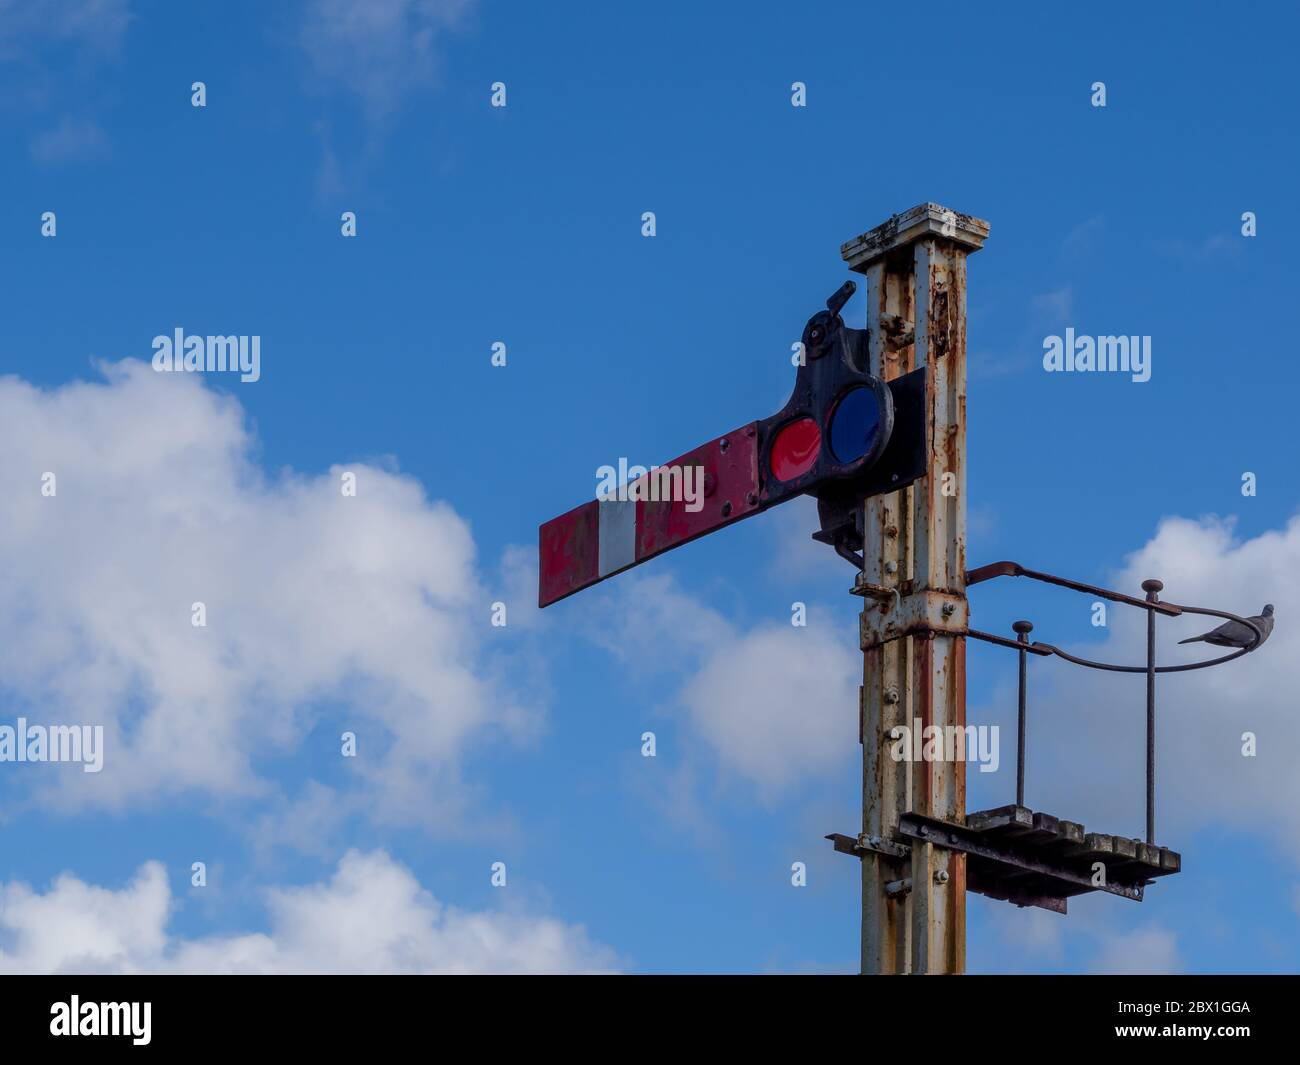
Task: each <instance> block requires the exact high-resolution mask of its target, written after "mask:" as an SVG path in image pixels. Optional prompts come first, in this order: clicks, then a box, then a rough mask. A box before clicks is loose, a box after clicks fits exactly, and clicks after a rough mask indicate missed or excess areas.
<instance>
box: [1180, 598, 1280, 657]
mask: <svg viewBox="0 0 1300 1065" xmlns="http://www.w3.org/2000/svg"><path fill="white" fill-rule="evenodd" d="M1249 620H1250V621H1253V622H1254V623H1255V624H1256V625H1258V626H1259V631H1260V632H1261V633H1263V635H1262V636H1261V637H1260V640H1259V642H1260V644H1261V645H1262V644H1263V643H1264V641H1265V640H1267V639H1268V634H1269V633H1270V632H1272V631H1273V604H1272V603H1268V604H1267V605H1265V607H1264V612H1263V613H1262V614H1256V615H1255V616H1254V617H1253V618H1250V619H1249ZM1254 639H1255V633H1254V631H1253V630H1252V629H1251V627H1250V626H1249V625H1243V624H1242V623H1241V622H1240V621H1225V622H1224V623H1223V624H1222V625H1220V626H1219V627H1218V628H1217V629H1213V630H1211V631H1210V632H1205V633H1202V634H1201V635H1200V636H1191V637H1189V638H1188V639H1186V640H1179V641H1178V642H1179V643H1200V642H1202V641H1203V642H1205V643H1211V644H1214V646H1215V647H1249V646H1250V645H1251V643H1253V642H1254Z"/></svg>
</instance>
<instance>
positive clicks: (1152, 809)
mask: <svg viewBox="0 0 1300 1065" xmlns="http://www.w3.org/2000/svg"><path fill="white" fill-rule="evenodd" d="M1164 586H1165V585H1164V582H1163V581H1158V580H1154V579H1152V580H1146V581H1143V582H1142V590H1143V591H1144V592H1146V593H1147V602H1148V603H1157V602H1159V601H1160V594H1159V593H1160V591H1161V589H1162V588H1164ZM1155 842H1156V612H1155V611H1154V610H1148V611H1147V843H1148V844H1150V845H1151V846H1155Z"/></svg>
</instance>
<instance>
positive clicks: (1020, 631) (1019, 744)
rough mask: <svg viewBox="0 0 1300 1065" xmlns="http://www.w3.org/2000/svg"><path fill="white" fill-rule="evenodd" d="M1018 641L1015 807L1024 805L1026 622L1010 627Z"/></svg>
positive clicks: (1028, 626)
mask: <svg viewBox="0 0 1300 1065" xmlns="http://www.w3.org/2000/svg"><path fill="white" fill-rule="evenodd" d="M1011 627H1012V629H1014V630H1015V632H1016V638H1017V639H1018V640H1019V641H1020V650H1019V651H1017V652H1016V653H1017V654H1018V655H1019V656H1020V714H1019V718H1018V719H1017V721H1016V805H1017V806H1024V805H1025V683H1026V680H1027V672H1028V659H1029V654H1028V652H1026V651H1025V647H1026V646H1028V644H1029V634H1030V633H1031V632H1033V631H1034V626H1033V624H1032V623H1031V622H1028V621H1017V622H1016V623H1015V624H1014V625H1012V626H1011Z"/></svg>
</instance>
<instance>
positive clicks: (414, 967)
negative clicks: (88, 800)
mask: <svg viewBox="0 0 1300 1065" xmlns="http://www.w3.org/2000/svg"><path fill="white" fill-rule="evenodd" d="M266 905H267V910H268V911H269V915H270V931H269V932H267V933H260V932H259V933H250V934H246V935H234V936H213V937H208V938H199V939H184V938H181V937H179V936H176V935H173V934H172V933H171V932H169V931H168V923H169V916H170V913H171V910H172V898H171V891H170V889H169V887H168V883H167V875H166V872H165V871H164V869H163V866H162V865H161V864H159V863H158V862H147V863H145V864H144V865H142V866H141V867H140V869H139V871H138V872H137V873H136V876H135V878H134V879H133V880H132V881H131V883H130V884H128V885H127V886H125V887H123V888H121V889H120V890H117V891H114V890H111V889H107V888H103V887H97V886H94V885H90V884H86V883H84V882H82V881H81V880H78V879H77V878H76V877H73V876H70V875H67V874H64V875H63V876H60V877H59V878H58V879H57V880H56V881H55V882H54V884H53V885H52V886H51V887H50V889H49V890H48V891H47V892H45V893H44V894H40V893H37V892H34V891H33V890H32V889H31V888H30V887H28V886H26V885H23V884H17V883H14V884H6V885H0V930H3V931H4V935H3V937H0V941H3V942H5V943H7V944H8V946H7V947H6V948H5V949H0V973H177V974H180V973H221V974H242V973H287V974H297V973H385V974H404V973H573V972H611V971H615V970H617V969H618V968H619V962H618V959H617V958H616V957H615V955H614V954H613V952H612V951H610V950H609V949H608V948H606V947H604V946H602V945H600V944H597V943H593V942H592V941H591V940H590V939H589V938H588V936H587V934H586V932H585V930H584V929H583V928H582V926H581V925H569V924H565V923H564V922H562V921H558V920H556V919H554V918H550V917H546V916H540V915H536V914H528V913H523V912H512V911H504V910H501V911H496V910H494V911H466V910H458V909H455V908H452V907H448V906H445V905H443V904H442V903H440V902H439V901H438V900H437V899H435V898H433V897H432V896H431V895H430V894H429V893H428V892H426V891H425V890H423V889H422V888H421V887H420V884H419V882H418V881H417V880H416V879H415V877H414V876H412V875H411V873H410V871H409V870H408V869H406V868H405V867H404V866H402V865H400V864H399V863H397V862H395V861H394V860H393V859H392V858H390V857H389V856H388V855H387V854H385V853H384V852H382V851H376V852H374V853H370V854H363V853H359V852H357V851H349V852H348V853H347V854H346V855H344V857H343V859H342V860H341V861H340V862H339V865H338V868H337V870H336V871H335V873H334V875H333V876H332V877H331V878H330V879H329V880H328V881H325V882H321V883H316V884H309V885H306V886H303V887H279V888H273V889H271V890H269V891H268V892H267V893H266Z"/></svg>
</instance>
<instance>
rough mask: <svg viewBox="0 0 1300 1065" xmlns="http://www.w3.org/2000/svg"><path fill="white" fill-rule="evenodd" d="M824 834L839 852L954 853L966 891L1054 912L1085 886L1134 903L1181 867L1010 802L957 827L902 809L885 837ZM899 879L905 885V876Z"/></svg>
mask: <svg viewBox="0 0 1300 1065" xmlns="http://www.w3.org/2000/svg"><path fill="white" fill-rule="evenodd" d="M826 838H827V839H829V840H831V842H832V843H834V844H835V849H836V850H837V851H840V852H842V853H845V854H854V855H856V856H858V857H864V856H865V855H866V854H868V853H871V852H875V853H877V854H881V855H884V856H885V857H887V858H890V859H893V860H896V861H897V860H900V859H904V858H906V857H908V854H909V851H910V847H909V842H910V841H916V842H924V843H933V844H936V845H938V846H941V847H947V848H949V849H951V850H955V851H961V852H962V853H964V854H965V855H966V886H967V888H968V889H969V890H971V891H974V892H976V893H978V894H980V895H986V896H988V897H989V898H991V899H999V900H1002V901H1004V902H1011V903H1014V904H1015V905H1017V906H1038V907H1041V908H1042V909H1045V910H1052V911H1054V912H1056V913H1065V912H1066V903H1067V900H1068V899H1070V898H1073V897H1074V896H1076V895H1083V894H1087V893H1088V892H1090V891H1104V892H1107V893H1109V894H1111V895H1119V896H1121V897H1122V898H1126V899H1132V900H1133V901H1135V902H1141V901H1142V892H1143V889H1144V888H1145V887H1146V885H1147V884H1149V883H1151V882H1152V881H1153V880H1154V879H1156V878H1157V877H1161V876H1170V875H1172V874H1173V873H1177V872H1178V871H1179V870H1180V869H1181V868H1182V857H1181V856H1180V855H1179V854H1178V853H1177V852H1176V851H1171V850H1169V849H1168V848H1167V847H1156V846H1152V845H1150V844H1147V843H1143V842H1142V841H1141V840H1137V839H1129V838H1127V837H1125V836H1112V835H1106V834H1104V833H1100V832H1088V831H1086V830H1085V829H1084V826H1083V825H1081V824H1079V823H1077V822H1075V821H1063V820H1061V819H1060V818H1057V817H1053V816H1052V815H1051V814H1045V813H1035V812H1034V811H1033V810H1030V809H1029V808H1028V807H1025V806H1015V805H1012V806H999V807H997V808H996V809H993V810H981V811H979V812H978V813H972V814H967V815H966V823H965V824H964V825H958V824H953V823H951V822H947V821H939V820H936V819H935V818H932V817H922V816H921V815H919V814H915V813H906V814H903V815H902V816H901V817H900V818H899V822H898V836H897V837H896V839H895V841H892V842H891V841H886V840H880V839H872V838H864V837H858V838H854V837H852V836H843V835H838V834H836V835H831V836H827V837H826ZM1098 863H1100V866H1101V868H1100V875H1099V871H1098V869H1097V868H1096V867H1097V864H1098ZM1099 880H1100V882H1098V881H1099ZM899 884H900V885H904V884H905V885H906V887H905V888H904V889H903V890H909V889H910V883H909V882H907V881H905V880H900V881H899Z"/></svg>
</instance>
